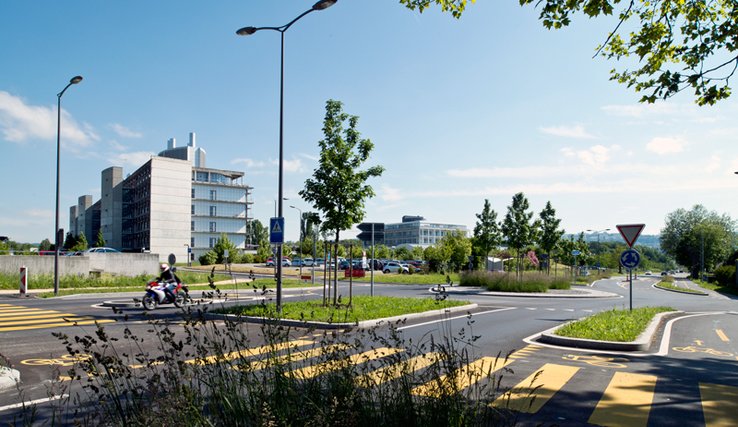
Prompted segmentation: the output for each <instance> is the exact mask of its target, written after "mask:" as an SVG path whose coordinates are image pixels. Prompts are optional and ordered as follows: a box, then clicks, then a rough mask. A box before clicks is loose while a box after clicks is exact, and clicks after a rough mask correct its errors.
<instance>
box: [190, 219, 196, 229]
mask: <svg viewBox="0 0 738 427" xmlns="http://www.w3.org/2000/svg"><path fill="white" fill-rule="evenodd" d="M190 231H195V221H190Z"/></svg>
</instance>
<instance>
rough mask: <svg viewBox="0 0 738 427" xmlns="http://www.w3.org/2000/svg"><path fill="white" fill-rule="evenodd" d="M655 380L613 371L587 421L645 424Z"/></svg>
mask: <svg viewBox="0 0 738 427" xmlns="http://www.w3.org/2000/svg"><path fill="white" fill-rule="evenodd" d="M656 380H657V377H656V376H655V375H646V374H633V373H630V372H615V374H614V375H613V377H612V379H611V380H610V383H609V384H608V386H607V388H606V389H605V393H604V394H603V395H602V398H601V399H600V401H599V402H598V403H597V406H596V407H595V410H594V412H593V413H592V416H590V417H589V423H590V424H597V425H603V426H611V427H637V426H646V425H648V415H649V413H650V410H651V404H652V403H653V395H654V391H655V389H656Z"/></svg>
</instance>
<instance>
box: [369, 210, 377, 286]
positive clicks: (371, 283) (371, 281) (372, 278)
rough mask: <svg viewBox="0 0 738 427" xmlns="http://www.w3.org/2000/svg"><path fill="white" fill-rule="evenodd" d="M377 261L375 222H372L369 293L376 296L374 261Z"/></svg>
mask: <svg viewBox="0 0 738 427" xmlns="http://www.w3.org/2000/svg"><path fill="white" fill-rule="evenodd" d="M375 262H376V259H375V258H374V223H372V262H371V264H372V265H371V273H370V274H371V275H372V277H371V280H370V281H369V283H370V286H369V295H371V296H374V263H375Z"/></svg>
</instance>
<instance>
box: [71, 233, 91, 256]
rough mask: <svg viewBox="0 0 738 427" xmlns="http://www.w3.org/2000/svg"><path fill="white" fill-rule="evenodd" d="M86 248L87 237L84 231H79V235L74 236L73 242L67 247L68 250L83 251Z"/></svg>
mask: <svg viewBox="0 0 738 427" xmlns="http://www.w3.org/2000/svg"><path fill="white" fill-rule="evenodd" d="M86 249H87V237H86V236H85V233H79V236H77V237H76V238H75V243H74V245H72V247H71V248H69V250H70V251H74V252H76V251H84V250H86Z"/></svg>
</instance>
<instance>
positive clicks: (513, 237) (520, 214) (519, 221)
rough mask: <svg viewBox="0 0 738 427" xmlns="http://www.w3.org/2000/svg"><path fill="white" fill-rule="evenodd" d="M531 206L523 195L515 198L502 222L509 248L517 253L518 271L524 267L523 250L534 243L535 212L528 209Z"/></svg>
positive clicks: (520, 194) (503, 233)
mask: <svg viewBox="0 0 738 427" xmlns="http://www.w3.org/2000/svg"><path fill="white" fill-rule="evenodd" d="M529 208H530V204H529V203H528V199H526V198H525V195H524V194H523V193H517V194H516V195H514V196H513V199H512V204H511V205H510V206H508V207H507V213H506V214H505V219H504V220H503V221H502V235H503V236H504V238H505V242H506V243H507V246H508V247H509V248H510V249H512V250H514V251H515V258H516V261H517V262H516V266H517V268H516V271H518V272H520V269H521V266H522V254H523V250H524V249H526V248H527V246H528V245H530V244H532V243H533V239H532V237H533V234H532V228H533V227H532V226H531V219H532V218H533V212H530V211H529V210H528V209H529Z"/></svg>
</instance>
